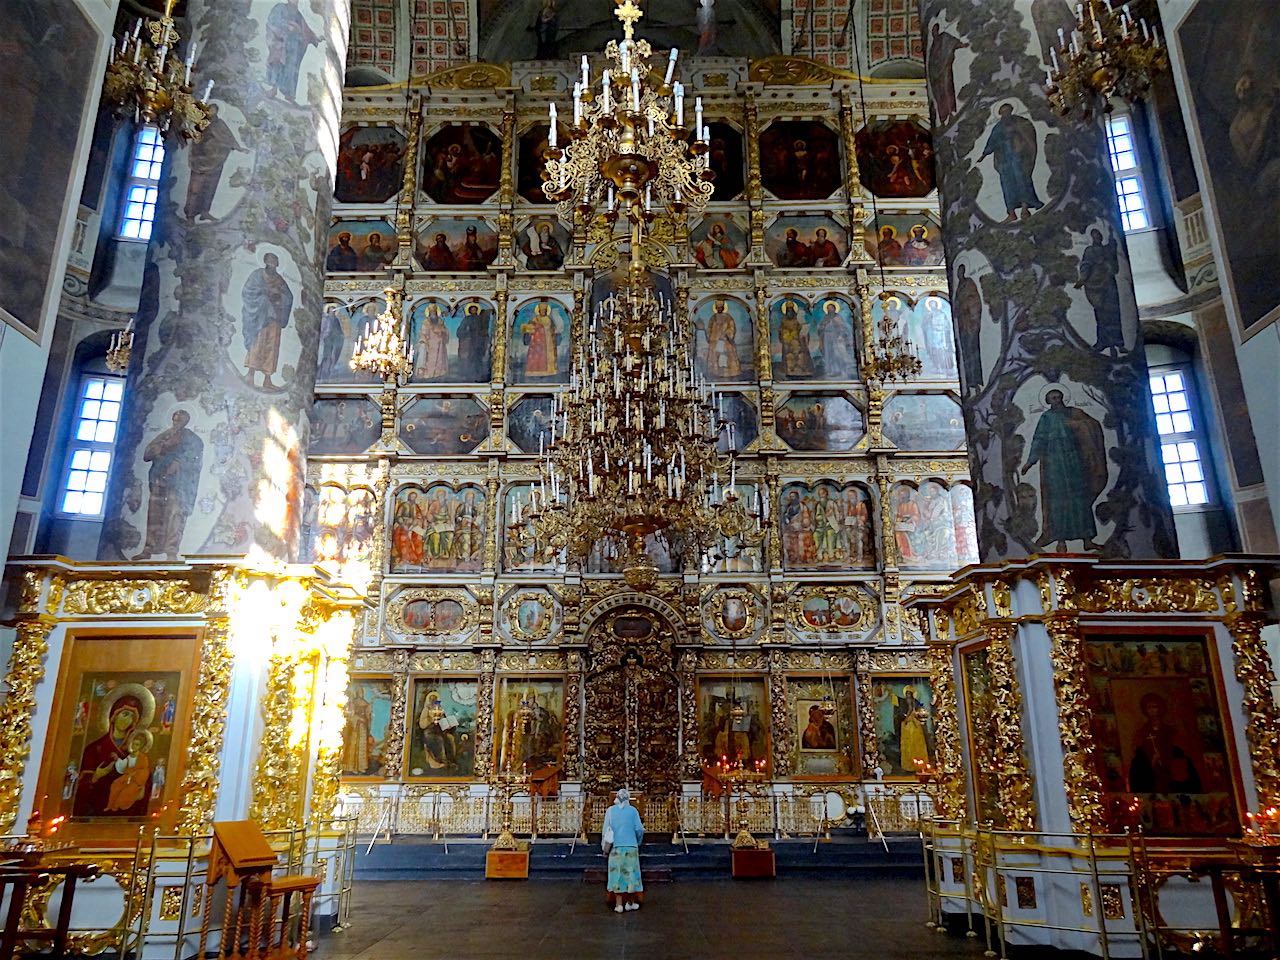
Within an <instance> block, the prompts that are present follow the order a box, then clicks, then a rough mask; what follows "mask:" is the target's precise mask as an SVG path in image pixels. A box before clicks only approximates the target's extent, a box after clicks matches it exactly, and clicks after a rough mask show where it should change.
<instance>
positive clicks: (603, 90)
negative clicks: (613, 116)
mask: <svg viewBox="0 0 1280 960" xmlns="http://www.w3.org/2000/svg"><path fill="white" fill-rule="evenodd" d="M600 105H601V106H602V107H604V111H605V113H608V112H609V71H608V70H606V71H605V72H604V81H603V83H601V84H600Z"/></svg>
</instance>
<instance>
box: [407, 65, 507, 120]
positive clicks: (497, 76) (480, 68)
mask: <svg viewBox="0 0 1280 960" xmlns="http://www.w3.org/2000/svg"><path fill="white" fill-rule="evenodd" d="M414 83H415V84H424V85H426V86H428V87H430V88H431V89H432V90H433V91H435V90H496V89H498V88H500V87H509V86H511V66H510V64H494V63H467V64H463V65H462V66H460V67H449V68H448V69H446V70H437V71H436V72H435V73H430V74H427V75H426V76H425V77H414ZM436 112H437V111H434V110H433V111H432V113H436ZM473 113H475V107H468V108H466V114H467V115H468V116H470V115H471V114H473Z"/></svg>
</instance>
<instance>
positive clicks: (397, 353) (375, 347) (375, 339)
mask: <svg viewBox="0 0 1280 960" xmlns="http://www.w3.org/2000/svg"><path fill="white" fill-rule="evenodd" d="M382 295H383V297H384V298H385V299H386V302H387V307H386V309H385V310H383V311H382V312H381V313H380V314H378V315H377V317H375V318H374V320H373V322H372V323H367V324H365V328H364V330H363V331H362V332H361V333H360V334H359V335H358V336H357V337H356V342H355V345H354V347H353V349H352V351H351V360H350V361H348V362H349V363H350V365H351V369H352V370H356V371H360V372H364V373H370V374H373V375H374V376H375V377H377V378H378V379H379V380H382V381H383V382H384V383H404V381H405V380H406V379H407V378H408V376H409V374H410V373H411V372H412V371H413V353H414V351H413V346H412V344H410V343H409V338H408V336H407V335H406V330H405V323H404V287H403V286H400V285H396V284H392V285H391V286H389V287H387V288H386V289H385V290H383V291H382Z"/></svg>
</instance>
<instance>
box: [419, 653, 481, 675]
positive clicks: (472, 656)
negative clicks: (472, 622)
mask: <svg viewBox="0 0 1280 960" xmlns="http://www.w3.org/2000/svg"><path fill="white" fill-rule="evenodd" d="M482 668H483V663H482V658H481V657H480V655H479V654H476V653H471V652H469V651H468V652H463V653H411V654H409V658H408V661H407V663H406V669H407V670H408V672H409V673H442V672H445V671H461V672H463V673H475V672H476V671H477V670H480V669H482Z"/></svg>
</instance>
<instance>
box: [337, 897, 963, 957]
mask: <svg viewBox="0 0 1280 960" xmlns="http://www.w3.org/2000/svg"><path fill="white" fill-rule="evenodd" d="M646 896H647V900H646V903H645V906H644V908H643V909H641V910H639V911H637V912H635V913H625V914H622V915H616V914H613V913H611V912H609V911H608V910H606V909H605V906H604V888H603V887H602V886H596V885H588V884H584V883H578V882H572V881H548V880H539V881H532V882H527V883H525V882H518V881H517V882H505V883H504V882H489V883H486V882H484V881H474V882H473V881H456V880H454V881H450V880H443V881H440V880H424V881H406V882H382V883H378V882H369V881H365V882H360V883H357V884H356V888H355V906H354V913H353V922H352V924H351V926H350V927H348V928H347V929H346V930H342V931H339V932H337V933H334V934H330V935H328V936H326V937H322V938H320V940H319V943H318V948H317V949H316V951H315V952H314V953H313V954H312V956H313V957H315V958H316V960H426V958H433V957H448V958H457V960H469V958H473V957H475V958H495V957H510V958H514V960H541V958H555V960H562V958H564V960H574V958H597V957H598V958H601V960H630V958H635V960H677V958H690V960H716V958H724V960H757V958H766V957H767V958H770V960H782V958H786V960H792V958H815V960H828V958H836V957H857V958H864V957H865V958H867V960H871V958H875V960H944V958H945V960H950V958H961V957H966V958H977V957H981V955H982V949H981V947H980V946H979V945H978V941H973V940H969V941H966V940H964V939H962V938H959V937H949V936H942V935H939V934H937V933H935V932H933V931H932V930H929V929H928V928H926V927H925V926H924V921H925V919H926V915H925V913H926V907H925V901H924V891H923V888H922V885H921V884H919V883H917V882H915V881H907V880H902V881H895V880H881V879H875V880H870V879H868V880H862V879H855V880H843V879H842V880H831V881H823V880H785V879H783V880H776V881H759V882H737V883H735V882H733V881H718V882H712V881H707V882H678V883H671V884H660V885H651V886H650V888H649V890H648V892H647V894H646Z"/></svg>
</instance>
